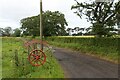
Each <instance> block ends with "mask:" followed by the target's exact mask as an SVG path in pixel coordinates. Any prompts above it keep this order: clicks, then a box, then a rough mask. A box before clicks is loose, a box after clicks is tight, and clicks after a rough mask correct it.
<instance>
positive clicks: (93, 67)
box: [54, 48, 118, 78]
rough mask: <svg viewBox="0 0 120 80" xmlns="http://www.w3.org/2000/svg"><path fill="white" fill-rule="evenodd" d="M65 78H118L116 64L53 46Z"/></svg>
mask: <svg viewBox="0 0 120 80" xmlns="http://www.w3.org/2000/svg"><path fill="white" fill-rule="evenodd" d="M54 56H55V57H56V58H57V60H58V61H59V63H60V65H61V67H62V68H63V70H64V73H65V77H66V78H118V65H117V64H113V63H111V62H108V61H105V60H101V59H98V58H95V57H92V56H88V55H83V54H80V53H78V52H74V51H70V50H66V49H62V48H54Z"/></svg>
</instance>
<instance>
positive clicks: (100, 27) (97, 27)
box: [71, 0, 120, 37]
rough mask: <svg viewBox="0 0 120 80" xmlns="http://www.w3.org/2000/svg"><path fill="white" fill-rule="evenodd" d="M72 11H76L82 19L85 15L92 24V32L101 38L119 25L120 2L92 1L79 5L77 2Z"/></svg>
mask: <svg viewBox="0 0 120 80" xmlns="http://www.w3.org/2000/svg"><path fill="white" fill-rule="evenodd" d="M75 1H76V0H75ZM71 9H76V10H77V11H76V12H74V13H76V14H77V15H78V16H79V17H80V18H82V16H83V15H85V16H86V19H87V21H90V22H91V24H92V31H93V32H94V33H95V34H96V35H98V36H99V37H101V36H102V35H108V33H109V32H110V29H114V27H113V26H114V25H116V23H117V18H116V16H117V13H118V12H119V11H120V1H119V2H116V3H114V2H109V3H106V2H95V1H91V0H89V1H88V2H84V3H79V2H78V1H76V5H73V6H72V8H71Z"/></svg>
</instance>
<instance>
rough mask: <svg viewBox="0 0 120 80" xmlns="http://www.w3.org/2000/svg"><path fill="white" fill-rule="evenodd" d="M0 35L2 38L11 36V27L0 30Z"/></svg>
mask: <svg viewBox="0 0 120 80" xmlns="http://www.w3.org/2000/svg"><path fill="white" fill-rule="evenodd" d="M0 34H1V35H2V36H11V34H12V28H11V27H5V28H0Z"/></svg>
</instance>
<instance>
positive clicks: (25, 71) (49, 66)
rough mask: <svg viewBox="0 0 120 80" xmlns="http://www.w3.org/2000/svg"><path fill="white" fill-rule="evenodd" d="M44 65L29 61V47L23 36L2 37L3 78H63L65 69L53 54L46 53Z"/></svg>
mask: <svg viewBox="0 0 120 80" xmlns="http://www.w3.org/2000/svg"><path fill="white" fill-rule="evenodd" d="M45 54H46V55H47V60H46V62H45V64H44V65H43V66H40V67H34V66H32V65H31V64H30V63H29V62H28V59H27V58H28V53H27V49H25V48H24V46H23V41H22V40H21V38H13V37H3V38H2V78H63V77H64V74H63V71H62V69H61V67H60V65H59V64H58V62H57V61H56V59H55V58H54V56H53V55H52V52H51V51H50V52H49V53H45Z"/></svg>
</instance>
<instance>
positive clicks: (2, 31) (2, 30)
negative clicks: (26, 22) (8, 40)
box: [0, 28, 4, 36]
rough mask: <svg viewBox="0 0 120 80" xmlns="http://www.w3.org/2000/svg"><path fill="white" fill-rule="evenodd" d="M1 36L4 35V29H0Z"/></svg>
mask: <svg viewBox="0 0 120 80" xmlns="http://www.w3.org/2000/svg"><path fill="white" fill-rule="evenodd" d="M3 34H4V29H3V28H0V36H3Z"/></svg>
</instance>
